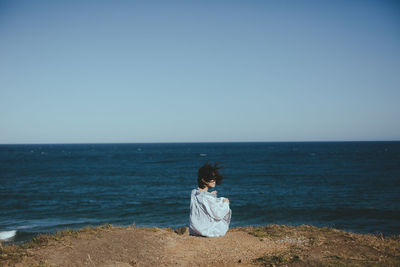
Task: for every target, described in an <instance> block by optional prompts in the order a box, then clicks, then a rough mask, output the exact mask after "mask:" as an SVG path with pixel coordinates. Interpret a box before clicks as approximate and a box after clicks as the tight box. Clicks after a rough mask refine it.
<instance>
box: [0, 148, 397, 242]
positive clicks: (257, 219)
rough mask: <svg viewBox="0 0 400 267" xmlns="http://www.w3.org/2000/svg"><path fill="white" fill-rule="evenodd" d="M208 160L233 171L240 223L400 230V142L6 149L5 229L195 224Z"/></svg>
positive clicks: (228, 193) (222, 191)
mask: <svg viewBox="0 0 400 267" xmlns="http://www.w3.org/2000/svg"><path fill="white" fill-rule="evenodd" d="M206 162H220V163H221V165H223V166H225V168H224V169H222V170H221V173H222V174H223V175H224V180H223V183H222V185H220V186H218V187H217V188H216V190H217V191H218V195H219V196H224V197H227V198H229V200H230V203H231V209H232V221H231V226H246V225H266V224H272V223H274V224H289V225H299V224H311V225H315V226H329V227H335V228H339V229H343V230H346V231H354V232H360V233H378V232H379V233H383V234H385V235H392V234H400V142H309V143H308V142H301V143H294V142H288V143H160V144H66V145H62V144H56V145H0V233H2V234H3V235H7V236H8V237H9V235H10V233H14V234H13V235H12V236H13V237H11V238H8V239H7V240H12V241H24V240H27V239H29V238H31V237H32V236H34V235H36V234H38V233H47V232H54V231H56V230H61V229H66V228H72V229H76V228H80V227H84V226H88V225H100V224H108V223H109V224H113V225H122V226H126V225H131V224H133V223H135V225H137V226H157V227H172V228H174V227H180V226H187V225H188V220H189V201H190V192H191V190H192V189H193V188H196V187H197V171H198V168H199V167H201V166H202V165H203V164H204V163H206ZM13 231H15V232H13Z"/></svg>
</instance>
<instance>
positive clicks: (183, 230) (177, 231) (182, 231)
mask: <svg viewBox="0 0 400 267" xmlns="http://www.w3.org/2000/svg"><path fill="white" fill-rule="evenodd" d="M175 233H177V234H178V235H183V234H184V233H186V227H179V228H177V229H176V230H175Z"/></svg>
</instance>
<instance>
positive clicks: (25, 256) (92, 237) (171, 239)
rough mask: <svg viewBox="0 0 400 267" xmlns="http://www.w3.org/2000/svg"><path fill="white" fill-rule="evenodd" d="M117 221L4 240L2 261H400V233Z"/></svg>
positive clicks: (270, 263)
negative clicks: (194, 227)
mask: <svg viewBox="0 0 400 267" xmlns="http://www.w3.org/2000/svg"><path fill="white" fill-rule="evenodd" d="M180 230H181V231H182V232H183V231H184V230H186V231H185V232H184V233H183V234H182V233H179V234H178V233H176V232H174V230H172V229H169V228H139V227H134V226H132V227H113V226H111V225H108V226H102V227H96V228H83V229H81V230H76V231H73V230H67V231H62V232H58V233H57V234H55V235H42V236H38V237H36V238H34V239H33V240H32V241H30V242H28V243H25V244H23V245H20V246H15V245H11V246H10V245H8V246H4V245H3V246H1V247H0V266H110V267H111V266H113V267H116V266H120V267H123V266H127V267H128V266H153V267H154V266H321V265H322V266H400V238H399V236H393V237H383V236H379V235H361V234H354V233H347V232H343V231H340V230H336V229H332V228H317V227H313V226H307V225H303V226H284V225H268V226H264V227H243V228H233V229H230V230H229V231H228V233H227V234H226V235H225V236H223V237H216V238H204V237H195V236H189V234H188V231H187V229H180Z"/></svg>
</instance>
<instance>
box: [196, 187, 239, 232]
mask: <svg viewBox="0 0 400 267" xmlns="http://www.w3.org/2000/svg"><path fill="white" fill-rule="evenodd" d="M223 199H224V198H223V197H217V196H216V195H215V194H212V193H209V192H207V191H199V189H193V190H192V194H191V198H190V219H189V233H190V234H191V235H200V236H207V237H215V236H223V235H225V234H226V232H227V231H228V229H229V223H230V222H231V216H232V211H231V209H230V208H229V203H228V202H224V201H223Z"/></svg>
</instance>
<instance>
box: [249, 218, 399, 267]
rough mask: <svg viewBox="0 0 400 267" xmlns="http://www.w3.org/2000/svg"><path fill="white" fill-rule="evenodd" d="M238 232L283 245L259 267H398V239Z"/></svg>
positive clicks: (309, 231)
mask: <svg viewBox="0 0 400 267" xmlns="http://www.w3.org/2000/svg"><path fill="white" fill-rule="evenodd" d="M242 230H245V231H247V232H248V233H249V234H250V235H253V236H256V237H258V238H260V240H262V241H268V242H274V243H276V244H286V245H287V246H285V249H284V250H282V251H280V252H279V253H275V254H265V255H264V256H262V257H259V258H257V259H255V260H254V263H256V264H260V265H262V266H286V265H288V266H400V236H399V235H397V236H392V237H384V236H383V235H381V234H379V235H371V234H366V235H365V234H355V233H349V232H345V231H341V230H337V229H334V228H328V227H322V228H318V227H314V226H310V225H301V226H285V225H268V226H263V227H247V228H243V229H242Z"/></svg>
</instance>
